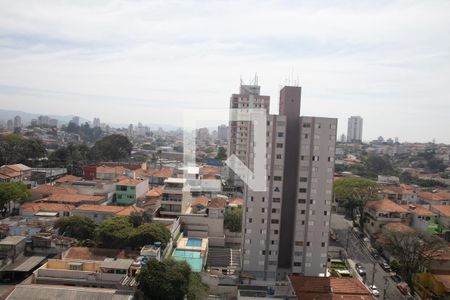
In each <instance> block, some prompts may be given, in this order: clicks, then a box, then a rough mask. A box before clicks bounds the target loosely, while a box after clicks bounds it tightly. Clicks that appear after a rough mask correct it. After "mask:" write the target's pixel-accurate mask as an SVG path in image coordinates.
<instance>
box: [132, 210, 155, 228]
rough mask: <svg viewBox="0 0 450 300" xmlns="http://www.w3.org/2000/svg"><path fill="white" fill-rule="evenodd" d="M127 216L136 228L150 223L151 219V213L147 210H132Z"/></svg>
mask: <svg viewBox="0 0 450 300" xmlns="http://www.w3.org/2000/svg"><path fill="white" fill-rule="evenodd" d="M129 218H130V222H131V224H132V225H133V227H134V228H136V227H139V226H141V225H142V224H145V223H150V222H151V221H152V214H151V213H150V212H149V211H144V212H132V213H131V214H130V216H129Z"/></svg>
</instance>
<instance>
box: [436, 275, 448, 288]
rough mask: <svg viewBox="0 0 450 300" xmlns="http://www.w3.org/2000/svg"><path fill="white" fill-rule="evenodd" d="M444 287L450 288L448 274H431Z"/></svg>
mask: <svg viewBox="0 0 450 300" xmlns="http://www.w3.org/2000/svg"><path fill="white" fill-rule="evenodd" d="M432 275H433V276H434V278H435V279H436V280H437V281H439V282H440V283H442V285H443V286H445V288H446V289H450V274H432Z"/></svg>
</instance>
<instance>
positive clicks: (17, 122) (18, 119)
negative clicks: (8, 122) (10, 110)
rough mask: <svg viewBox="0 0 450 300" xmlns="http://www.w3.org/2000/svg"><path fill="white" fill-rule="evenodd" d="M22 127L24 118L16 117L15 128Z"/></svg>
mask: <svg viewBox="0 0 450 300" xmlns="http://www.w3.org/2000/svg"><path fill="white" fill-rule="evenodd" d="M21 127H22V118H21V117H20V116H15V117H14V128H21Z"/></svg>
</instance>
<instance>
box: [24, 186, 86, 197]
mask: <svg viewBox="0 0 450 300" xmlns="http://www.w3.org/2000/svg"><path fill="white" fill-rule="evenodd" d="M31 192H35V193H40V194H46V195H51V194H78V191H77V190H76V189H72V188H67V187H61V186H54V185H49V184H43V185H40V186H38V187H35V188H34V189H32V190H31Z"/></svg>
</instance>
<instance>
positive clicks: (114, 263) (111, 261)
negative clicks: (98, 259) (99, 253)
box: [100, 258, 133, 270]
mask: <svg viewBox="0 0 450 300" xmlns="http://www.w3.org/2000/svg"><path fill="white" fill-rule="evenodd" d="M132 263H133V260H132V259H125V258H105V260H104V261H103V262H102V263H101V265H100V267H101V268H104V269H119V270H128V269H129V268H130V266H131V264H132Z"/></svg>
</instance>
